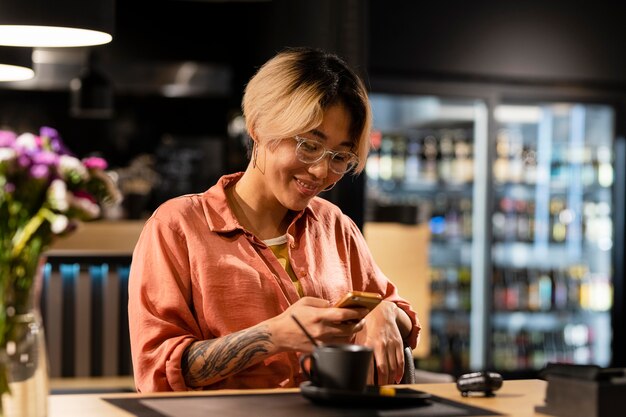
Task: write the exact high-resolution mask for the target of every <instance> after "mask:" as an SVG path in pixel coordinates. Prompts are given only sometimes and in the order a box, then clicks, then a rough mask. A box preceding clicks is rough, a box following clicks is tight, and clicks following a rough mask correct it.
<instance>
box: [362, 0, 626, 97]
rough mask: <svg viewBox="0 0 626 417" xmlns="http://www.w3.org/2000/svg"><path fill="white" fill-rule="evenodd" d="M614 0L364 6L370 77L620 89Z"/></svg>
mask: <svg viewBox="0 0 626 417" xmlns="http://www.w3.org/2000/svg"><path fill="white" fill-rule="evenodd" d="M621 9H622V8H621V7H620V3H619V2H609V1H605V0H600V1H563V0H552V1H543V0H525V1H487V0H475V1H458V0H441V1H412V2H406V1H398V0H370V10H371V13H370V16H371V19H370V25H371V26H370V41H371V48H370V72H371V73H372V74H387V75H388V74H396V75H404V76H411V77H418V78H457V79H491V80H494V79H495V80H505V81H524V82H527V81H540V82H544V81H552V82H559V83H571V82H575V83H580V82H586V83H609V84H619V85H622V86H623V85H626V45H625V44H624V42H623V39H624V29H623V28H624V21H626V12H624V11H623V10H621Z"/></svg>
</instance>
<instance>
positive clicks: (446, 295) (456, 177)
mask: <svg viewBox="0 0 626 417" xmlns="http://www.w3.org/2000/svg"><path fill="white" fill-rule="evenodd" d="M370 98H371V101H372V108H373V113H374V134H373V141H372V142H373V149H372V151H371V154H370V157H369V159H368V163H367V166H366V175H367V186H366V215H365V221H366V227H367V225H368V223H371V222H394V223H404V224H414V225H422V226H424V225H427V227H428V229H429V231H430V240H429V253H428V270H429V274H428V275H429V276H428V277H423V276H415V277H414V279H415V280H420V279H429V281H430V284H429V288H430V305H431V309H430V313H429V317H428V319H427V320H425V323H427V326H428V331H429V337H428V338H427V340H429V341H430V354H429V355H428V356H427V357H425V358H420V359H419V360H418V362H419V363H418V365H419V367H420V368H421V369H426V370H433V371H443V372H447V373H451V374H459V373H461V372H463V371H465V370H467V369H469V368H470V344H472V343H471V340H470V339H471V338H472V337H481V335H482V332H478V333H474V332H470V327H471V325H470V311H471V308H472V294H471V293H472V279H473V277H474V276H476V274H477V270H476V268H478V266H477V265H476V264H475V263H474V262H473V261H472V259H473V258H475V257H474V256H473V254H472V252H473V250H474V245H473V236H474V235H475V233H474V230H475V229H474V228H475V227H476V224H477V222H476V221H475V211H476V210H477V209H478V210H480V209H481V208H480V207H479V208H477V207H476V206H475V204H474V193H475V189H476V186H475V165H476V163H477V162H476V149H477V148H478V149H482V148H485V147H486V145H485V144H486V140H487V139H486V135H487V129H486V124H487V111H486V106H485V104H484V103H483V102H481V101H479V100H473V99H446V98H442V97H434V96H418V95H398V94H372V95H371V96H370ZM481 186H482V187H484V185H481ZM478 223H481V222H478ZM483 226H484V225H483ZM483 230H484V229H483ZM416 250H417V249H416ZM478 275H479V276H484V273H482V272H480V271H478ZM391 278H392V279H393V277H391ZM481 282H483V283H484V280H481ZM426 296H428V294H423V295H421V297H426ZM422 299H423V298H422Z"/></svg>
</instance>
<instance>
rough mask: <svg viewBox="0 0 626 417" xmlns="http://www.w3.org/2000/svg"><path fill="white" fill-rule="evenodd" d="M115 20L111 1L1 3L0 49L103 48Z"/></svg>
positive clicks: (22, 0)
mask: <svg viewBox="0 0 626 417" xmlns="http://www.w3.org/2000/svg"><path fill="white" fill-rule="evenodd" d="M114 18H115V2H114V0H54V1H50V0H3V1H2V2H0V45H8V46H32V47H74V46H93V45H102V44H105V43H109V42H111V40H112V39H113V37H112V33H113V25H114Z"/></svg>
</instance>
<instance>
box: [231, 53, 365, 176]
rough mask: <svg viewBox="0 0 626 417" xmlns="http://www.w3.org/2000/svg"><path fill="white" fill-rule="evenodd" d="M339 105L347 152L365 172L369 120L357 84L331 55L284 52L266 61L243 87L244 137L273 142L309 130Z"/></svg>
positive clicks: (360, 86) (360, 85)
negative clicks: (346, 121) (345, 118)
mask: <svg viewBox="0 0 626 417" xmlns="http://www.w3.org/2000/svg"><path fill="white" fill-rule="evenodd" d="M335 104H342V105H343V106H344V107H345V109H346V110H347V111H348V113H349V114H350V131H349V134H350V139H351V140H352V141H353V147H352V151H353V152H354V153H355V154H356V155H357V156H358V158H359V164H358V165H357V166H356V168H355V169H354V171H353V172H354V173H356V174H358V173H360V172H361V171H363V169H364V168H365V161H366V159H367V155H368V153H369V150H370V129H371V124H372V114H371V109H370V102H369V98H368V95H367V91H366V89H365V86H364V85H363V82H362V81H361V79H360V78H359V77H358V76H357V75H356V73H355V72H354V71H353V70H352V69H350V68H349V67H348V65H347V64H346V63H345V62H344V61H343V60H342V59H341V58H339V57H337V56H336V55H333V54H330V53H326V52H323V51H321V50H318V49H313V48H290V49H286V50H284V51H282V52H280V53H278V54H277V55H276V56H274V57H273V58H272V59H270V60H269V61H267V62H266V63H265V64H264V65H263V66H261V68H260V69H259V70H258V71H257V73H256V74H255V75H254V76H253V77H252V78H251V79H250V81H249V82H248V85H247V86H246V89H245V92H244V96H243V101H242V109H243V115H244V117H245V120H246V129H247V131H248V134H249V135H250V136H251V137H252V138H254V140H258V139H259V138H263V140H268V141H278V140H281V139H285V138H289V137H292V136H294V135H297V134H301V133H303V132H308V131H310V130H312V129H315V128H316V127H318V126H319V125H320V124H321V123H322V118H323V115H324V111H325V110H326V109H327V108H328V107H330V106H332V105H335Z"/></svg>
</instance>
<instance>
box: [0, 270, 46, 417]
mask: <svg viewBox="0 0 626 417" xmlns="http://www.w3.org/2000/svg"><path fill="white" fill-rule="evenodd" d="M44 266H45V258H42V259H40V260H39V264H38V267H37V268H35V271H36V272H35V276H34V277H33V279H32V281H31V282H32V285H31V286H30V288H27V296H26V297H25V300H26V302H25V303H24V304H23V305H22V306H20V307H18V308H16V307H12V306H10V307H8V308H7V314H6V321H7V324H8V327H9V328H10V329H11V330H10V331H9V333H8V336H7V338H6V345H5V347H4V348H3V349H0V362H1V367H0V368H4V372H6V377H7V381H8V386H9V389H10V392H6V393H4V394H3V395H2V398H1V401H2V403H1V405H2V408H0V416H2V417H46V415H47V414H48V394H49V388H48V380H49V377H48V356H47V352H46V342H45V335H44V330H43V321H42V319H41V313H40V309H39V301H40V300H39V299H40V294H41V288H42V284H43V268H44Z"/></svg>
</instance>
